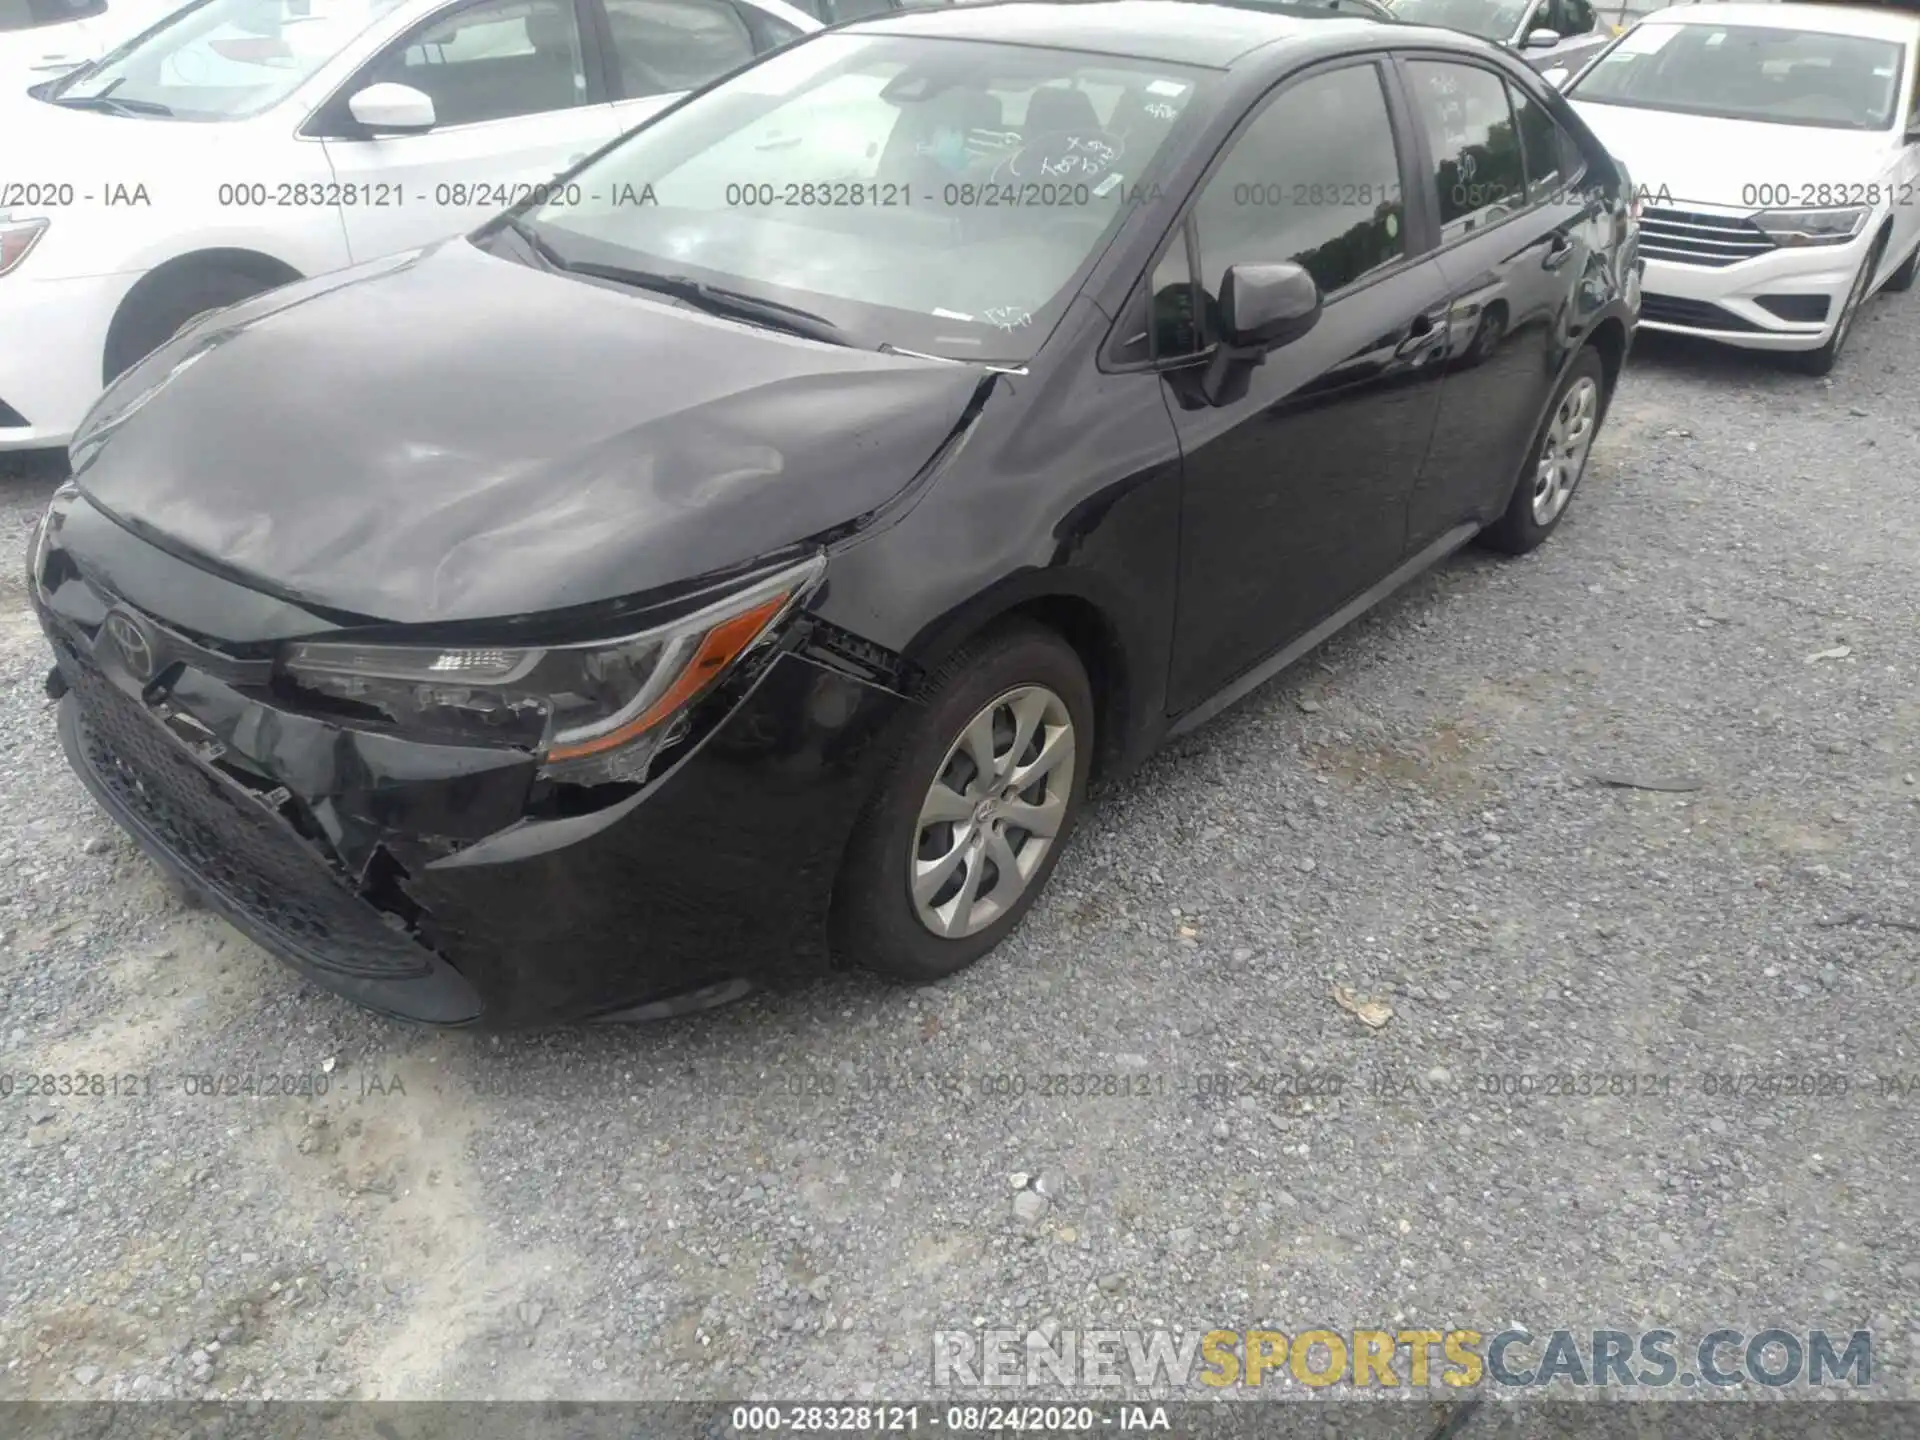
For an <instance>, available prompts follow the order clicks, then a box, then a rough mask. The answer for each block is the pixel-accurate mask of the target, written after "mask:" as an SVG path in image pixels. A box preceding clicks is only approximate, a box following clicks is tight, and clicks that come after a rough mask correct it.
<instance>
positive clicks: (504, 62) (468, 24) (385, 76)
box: [362, 0, 587, 126]
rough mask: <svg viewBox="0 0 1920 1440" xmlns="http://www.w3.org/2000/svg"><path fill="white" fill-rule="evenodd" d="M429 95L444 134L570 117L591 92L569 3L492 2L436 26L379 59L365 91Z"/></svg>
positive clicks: (548, 0) (566, 0) (545, 0)
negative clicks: (531, 118)
mask: <svg viewBox="0 0 1920 1440" xmlns="http://www.w3.org/2000/svg"><path fill="white" fill-rule="evenodd" d="M375 80H392V81H397V82H398V83H400V84H402V85H411V86H413V87H414V88H415V89H416V90H421V91H424V92H425V93H426V94H427V95H429V96H431V97H432V99H433V113H434V115H435V117H436V119H437V121H438V123H439V124H440V125H442V126H447V125H472V124H476V123H478V122H480V121H483V120H505V119H508V118H510V117H512V116H515V115H535V114H539V113H540V112H542V111H547V110H566V109H569V108H571V107H572V106H575V105H578V104H580V103H581V100H582V99H583V98H584V96H585V92H586V88H587V75H586V67H585V65H584V63H583V62H582V60H581V54H580V29H579V26H578V25H577V24H576V23H575V21H574V13H573V5H572V3H571V0H487V3H484V4H480V5H470V6H468V7H466V8H465V9H462V10H456V11H455V12H453V13H452V14H451V15H443V16H441V17H440V18H438V19H436V20H434V21H431V22H430V23H429V24H427V25H426V26H425V27H424V28H422V29H420V30H416V31H415V32H414V33H413V34H412V35H410V36H408V37H407V38H406V39H404V40H402V41H400V42H399V43H398V44H397V45H395V46H394V47H393V48H392V49H390V50H388V51H387V52H386V53H385V54H383V55H381V56H380V57H379V58H378V59H376V60H375V61H374V62H373V63H372V64H371V65H370V66H369V67H368V71H367V76H366V79H365V80H364V81H363V82H362V83H370V82H371V81H375Z"/></svg>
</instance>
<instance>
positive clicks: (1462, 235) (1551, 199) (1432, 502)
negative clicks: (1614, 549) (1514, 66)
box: [1400, 54, 1608, 548]
mask: <svg viewBox="0 0 1920 1440" xmlns="http://www.w3.org/2000/svg"><path fill="white" fill-rule="evenodd" d="M1400 63H1401V74H1402V75H1403V77H1404V80H1405V85H1406V89H1407V94H1408V96H1409V98H1410V100H1411V103H1412V108H1413V111H1414V113H1415V115H1416V117H1417V120H1418V143H1419V147H1420V153H1421V161H1422V167H1423V169H1424V171H1425V173H1426V177H1427V178H1426V179H1425V181H1424V188H1425V190H1426V193H1427V197H1428V200H1429V202H1430V203H1432V204H1435V205H1437V207H1438V219H1439V223H1440V249H1439V251H1438V253H1437V255H1436V257H1435V258H1436V262H1437V264H1438V266H1439V268H1440V271H1441V273H1442V274H1443V275H1444V276H1445V277H1446V282H1447V292H1448V330H1449V345H1448V355H1447V360H1446V372H1447V374H1446V383H1445V385H1444V386H1443V387H1442V389H1441V403H1440V422H1439V425H1438V427H1437V428H1436V429H1435V431H1434V437H1433V448H1432V450H1431V451H1430V452H1429V453H1428V456H1427V461H1426V464H1425V466H1424V467H1423V468H1422V470H1421V474H1420V482H1419V484H1418V486H1416V487H1415V490H1414V493H1413V497H1412V501H1411V504H1410V505H1409V507H1408V520H1407V538H1408V544H1409V547H1410V548H1417V547H1419V546H1420V545H1422V544H1424V543H1426V542H1427V541H1428V540H1431V539H1433V538H1435V537H1437V536H1439V535H1442V534H1444V533H1445V532H1446V531H1448V530H1449V529H1451V528H1452V527H1454V526H1455V525H1458V524H1460V523H1462V522H1463V521H1466V520H1471V519H1475V518H1484V517H1485V516H1486V515H1487V514H1488V512H1489V511H1490V510H1494V509H1497V508H1498V507H1499V506H1500V505H1501V504H1504V503H1505V498H1506V496H1507V495H1508V494H1510V493H1511V490H1512V486H1513V483H1514V481H1515V478H1516V477H1517V475H1518V474H1519V466H1520V464H1521V462H1522V460H1523V459H1524V458H1525V456H1526V452H1527V450H1528V448H1529V447H1530V446H1531V444H1532V441H1533V433H1534V430H1535V428H1536V427H1537V425H1538V423H1539V420H1540V416H1541V413H1542V411H1543V408H1544V407H1545V405H1546V403H1547V400H1548V397H1549V395H1550V394H1551V392H1552V390H1553V387H1554V384H1555V382H1556V381H1557V380H1558V378H1559V375H1560V370H1561V366H1562V365H1563V363H1564V362H1565V360H1566V358H1567V356H1568V354H1569V353H1570V351H1571V349H1572V348H1577V347H1578V345H1579V344H1580V343H1581V337H1582V335H1583V334H1584V329H1585V325H1586V318H1587V317H1586V314H1585V307H1584V304H1583V294H1584V293H1585V291H1584V290H1583V286H1582V281H1583V280H1584V279H1585V278H1586V276H1587V271H1588V266H1589V265H1590V264H1595V263H1601V262H1602V261H1603V260H1604V256H1603V255H1602V254H1600V250H1601V248H1602V247H1603V246H1604V243H1605V241H1604V237H1603V233H1602V232H1603V231H1604V228H1605V226H1606V224H1607V223H1608V222H1607V219H1606V216H1607V210H1606V201H1605V198H1604V196H1602V195H1601V194H1599V193H1598V192H1597V191H1595V190H1593V189H1592V188H1591V187H1586V186H1584V185H1583V182H1584V180H1585V178H1586V176H1585V171H1586V161H1585V158H1584V157H1583V156H1582V155H1581V153H1580V148H1579V146H1578V144H1577V143H1576V142H1575V141H1574V139H1573V137H1572V136H1571V135H1569V134H1568V133H1567V132H1566V131H1564V130H1562V129H1561V128H1560V126H1559V125H1558V124H1557V123H1556V122H1555V121H1554V119H1553V117H1552V115H1551V114H1550V113H1549V112H1548V111H1547V109H1546V108H1545V107H1544V106H1543V105H1542V104H1541V103H1540V101H1539V100H1538V99H1537V98H1536V97H1534V96H1533V95H1531V94H1529V93H1528V91H1527V90H1526V88H1525V87H1524V86H1522V85H1520V84H1519V83H1517V82H1515V81H1512V80H1511V79H1510V78H1509V77H1508V76H1507V75H1506V74H1505V73H1504V72H1503V71H1502V70H1501V69H1500V68H1498V67H1497V66H1495V65H1493V64H1490V63H1489V64H1481V63H1480V62H1478V61H1476V60H1473V59H1470V58H1468V57H1464V56H1459V55H1444V56H1443V55H1419V54H1409V55H1403V56H1402V57H1401V62H1400ZM1596 293H1598V292H1596Z"/></svg>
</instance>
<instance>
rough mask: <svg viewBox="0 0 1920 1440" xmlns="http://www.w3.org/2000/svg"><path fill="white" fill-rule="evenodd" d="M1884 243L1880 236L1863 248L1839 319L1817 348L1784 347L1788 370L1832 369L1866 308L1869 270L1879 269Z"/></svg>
mask: <svg viewBox="0 0 1920 1440" xmlns="http://www.w3.org/2000/svg"><path fill="white" fill-rule="evenodd" d="M1886 244H1887V237H1886V236H1885V235H1882V236H1880V237H1879V238H1878V239H1876V240H1875V241H1874V242H1873V248H1872V249H1870V250H1868V251H1867V258H1866V259H1864V260H1862V261H1861V262H1860V269H1859V270H1858V272H1856V273H1855V275H1854V277H1853V285H1852V287H1851V288H1850V289H1849V290H1848V291H1847V298H1846V299H1845V300H1844V301H1842V302H1841V305H1840V320H1839V322H1838V323H1837V324H1835V326H1834V327H1833V333H1832V334H1831V335H1829V336H1828V337H1827V340H1826V343H1825V344H1824V345H1822V346H1821V347H1820V348H1819V349H1818V350H1788V351H1785V352H1784V353H1783V356H1782V358H1783V359H1785V361H1786V362H1787V365H1788V367H1789V368H1790V369H1794V370H1798V371H1799V372H1800V373H1801V374H1802V375H1828V374H1831V373H1832V372H1833V367H1834V366H1835V364H1837V363H1838V362H1839V359H1840V352H1841V351H1842V350H1844V349H1845V348H1846V344H1847V341H1848V340H1849V339H1850V338H1852V336H1853V329H1854V326H1855V324H1856V323H1858V321H1859V319H1860V312H1861V311H1862V310H1864V309H1866V308H1867V301H1869V300H1871V299H1872V298H1873V272H1874V271H1876V270H1878V269H1879V268H1880V252H1881V251H1882V250H1884V249H1885V248H1886Z"/></svg>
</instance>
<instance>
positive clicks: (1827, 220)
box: [1753, 205, 1871, 245]
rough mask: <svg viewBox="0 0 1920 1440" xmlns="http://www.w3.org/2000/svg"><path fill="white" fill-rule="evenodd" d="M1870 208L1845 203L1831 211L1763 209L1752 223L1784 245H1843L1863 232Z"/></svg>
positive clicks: (1770, 237)
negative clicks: (1861, 229) (1862, 228)
mask: <svg viewBox="0 0 1920 1440" xmlns="http://www.w3.org/2000/svg"><path fill="white" fill-rule="evenodd" d="M1869 213H1871V212H1870V208H1869V207H1868V206H1865V205H1843V206H1841V207H1839V208H1837V209H1832V210H1762V211H1761V212H1760V213H1759V214H1758V215H1755V216H1754V217H1753V223H1754V224H1755V225H1757V226H1759V227H1760V229H1761V230H1762V231H1764V232H1765V233H1766V235H1767V237H1768V238H1769V239H1771V240H1774V241H1776V242H1778V243H1779V244H1781V245H1844V244H1845V243H1846V242H1847V241H1849V240H1851V239H1853V237H1854V236H1856V235H1858V234H1859V233H1860V227H1861V226H1863V225H1865V224H1866V223H1867V216H1868V214H1869Z"/></svg>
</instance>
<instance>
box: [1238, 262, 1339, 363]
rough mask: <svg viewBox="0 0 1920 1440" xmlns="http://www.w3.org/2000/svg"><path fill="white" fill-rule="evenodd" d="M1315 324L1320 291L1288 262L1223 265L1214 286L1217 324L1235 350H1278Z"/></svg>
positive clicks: (1300, 267)
mask: <svg viewBox="0 0 1920 1440" xmlns="http://www.w3.org/2000/svg"><path fill="white" fill-rule="evenodd" d="M1319 319H1320V287H1319V286H1318V285H1316V284H1315V283H1314V280H1313V276H1311V275H1309V274H1308V273H1307V270H1306V267H1305V266H1304V265H1300V264H1297V263H1295V262H1294V261H1292V260H1280V261H1275V262H1269V263H1266V264H1256V265H1229V266H1228V267H1227V273H1226V275H1225V277H1224V278H1222V280H1221V281H1220V323H1221V325H1222V327H1223V328H1224V329H1225V330H1226V339H1227V343H1228V344H1229V345H1231V346H1233V347H1234V348H1235V349H1238V350H1259V351H1262V352H1265V351H1268V350H1275V349H1278V348H1279V347H1280V346H1282V345H1285V344H1288V343H1290V342H1291V341H1294V340H1298V339H1299V338H1300V337H1301V336H1302V335H1304V334H1306V333H1307V331H1309V330H1311V329H1312V328H1313V327H1314V325H1315V324H1317V323H1318V322H1319Z"/></svg>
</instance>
